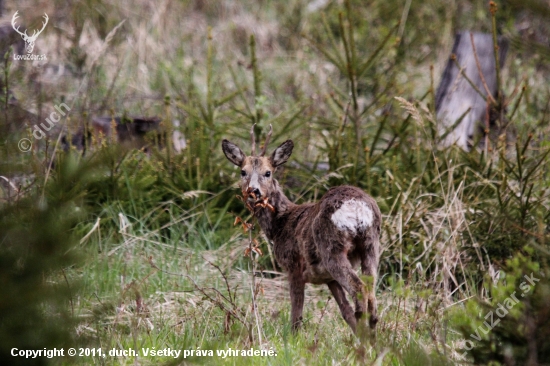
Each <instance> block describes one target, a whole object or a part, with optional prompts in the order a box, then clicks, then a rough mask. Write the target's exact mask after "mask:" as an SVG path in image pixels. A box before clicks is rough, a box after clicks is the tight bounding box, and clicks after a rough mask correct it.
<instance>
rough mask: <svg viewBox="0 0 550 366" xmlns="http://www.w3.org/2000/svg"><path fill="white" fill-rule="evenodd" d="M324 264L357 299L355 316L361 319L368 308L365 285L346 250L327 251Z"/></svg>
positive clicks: (355, 299)
mask: <svg viewBox="0 0 550 366" xmlns="http://www.w3.org/2000/svg"><path fill="white" fill-rule="evenodd" d="M324 262H325V263H324V264H325V267H326V269H327V271H328V272H329V273H330V275H331V276H332V278H334V280H336V282H338V284H339V285H340V286H342V287H343V288H344V289H345V290H346V291H347V292H348V293H349V294H350V295H351V297H352V298H353V299H354V301H355V318H356V319H357V320H359V319H361V317H362V316H363V314H364V313H365V311H366V310H367V297H366V291H365V285H364V284H363V281H361V279H360V278H359V276H357V274H356V273H355V271H354V270H353V267H352V266H351V263H350V262H349V260H348V258H347V256H346V253H345V251H339V252H338V253H326V255H325V258H324Z"/></svg>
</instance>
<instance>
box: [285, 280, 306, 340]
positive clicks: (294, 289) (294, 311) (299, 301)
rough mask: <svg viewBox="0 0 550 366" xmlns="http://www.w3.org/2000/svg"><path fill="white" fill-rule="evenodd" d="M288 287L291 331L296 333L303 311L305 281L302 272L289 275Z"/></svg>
mask: <svg viewBox="0 0 550 366" xmlns="http://www.w3.org/2000/svg"><path fill="white" fill-rule="evenodd" d="M289 285H290V304H291V310H290V318H291V320H292V331H294V332H295V331H297V330H298V328H300V325H301V324H302V312H303V310H304V290H305V285H306V284H305V281H304V278H303V275H302V272H300V271H295V272H293V273H291V274H289Z"/></svg>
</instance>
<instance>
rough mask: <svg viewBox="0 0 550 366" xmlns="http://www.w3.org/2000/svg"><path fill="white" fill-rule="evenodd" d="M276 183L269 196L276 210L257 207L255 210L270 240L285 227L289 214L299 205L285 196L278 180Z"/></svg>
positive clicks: (270, 202)
mask: <svg viewBox="0 0 550 366" xmlns="http://www.w3.org/2000/svg"><path fill="white" fill-rule="evenodd" d="M274 184H275V188H276V189H275V190H274V191H273V193H272V194H271V195H270V196H269V204H270V205H271V206H273V208H274V211H272V210H270V209H269V208H263V207H257V208H256V210H255V212H254V215H255V216H256V217H257V218H258V223H259V224H260V227H261V228H262V230H263V232H264V233H265V235H266V236H267V238H268V239H269V240H273V239H274V238H275V236H276V234H277V233H278V232H280V231H281V230H282V229H283V227H284V225H285V224H286V218H287V217H288V214H289V213H290V211H292V210H293V209H294V208H295V207H296V206H297V205H296V204H295V203H293V202H292V201H290V200H289V199H288V198H287V197H286V196H285V194H284V193H283V190H282V189H281V187H280V186H279V183H278V182H277V181H275V182H274Z"/></svg>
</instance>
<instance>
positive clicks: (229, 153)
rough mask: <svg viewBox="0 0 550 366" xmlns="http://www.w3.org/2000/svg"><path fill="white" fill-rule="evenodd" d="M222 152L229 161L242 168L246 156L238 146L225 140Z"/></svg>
mask: <svg viewBox="0 0 550 366" xmlns="http://www.w3.org/2000/svg"><path fill="white" fill-rule="evenodd" d="M222 150H223V153H224V154H225V157H226V158H227V160H229V161H230V162H232V163H233V164H235V165H236V166H242V165H243V161H244V158H245V155H244V153H243V151H242V150H241V149H239V147H238V146H237V145H235V144H234V143H232V142H229V141H228V140H226V139H224V140H223V141H222Z"/></svg>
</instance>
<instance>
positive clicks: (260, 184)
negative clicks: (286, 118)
mask: <svg viewBox="0 0 550 366" xmlns="http://www.w3.org/2000/svg"><path fill="white" fill-rule="evenodd" d="M272 133H273V128H272V127H271V125H270V126H269V133H268V134H267V138H266V140H265V144H264V146H263V148H262V151H261V152H260V155H256V139H255V137H254V125H253V126H252V128H251V129H250V138H251V140H252V152H251V154H250V156H246V155H245V154H244V153H243V151H242V150H241V149H240V148H239V147H238V146H237V145H235V144H233V143H232V142H229V141H228V140H225V139H224V140H223V141H222V149H223V153H224V154H225V156H226V157H227V159H228V160H229V161H230V162H232V163H233V164H235V165H236V166H238V167H240V168H241V183H240V185H241V190H242V191H243V193H244V194H246V197H245V198H246V199H247V201H248V202H249V203H251V204H254V203H256V202H258V201H260V200H262V199H265V198H269V197H271V194H272V193H273V192H275V191H276V190H278V189H279V187H278V184H277V181H276V180H275V179H273V173H274V172H275V170H276V169H277V167H279V166H281V165H283V164H284V163H286V161H287V160H288V158H289V157H290V155H291V154H292V149H293V148H294V143H293V142H292V140H287V141H285V142H283V143H282V144H281V145H280V146H279V147H278V148H276V149H275V151H273V153H272V154H271V156H270V157H269V158H268V157H265V156H264V155H265V152H266V149H267V145H268V144H269V139H270V138H271V135H272Z"/></svg>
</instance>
